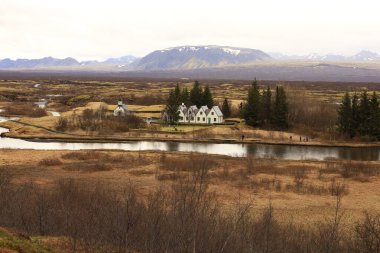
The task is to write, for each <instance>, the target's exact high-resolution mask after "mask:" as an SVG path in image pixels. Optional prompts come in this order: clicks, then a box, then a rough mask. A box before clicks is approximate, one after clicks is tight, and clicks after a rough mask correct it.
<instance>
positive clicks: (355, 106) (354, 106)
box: [350, 93, 360, 138]
mask: <svg viewBox="0 0 380 253" xmlns="http://www.w3.org/2000/svg"><path fill="white" fill-rule="evenodd" d="M358 100H359V98H358V95H357V94H356V93H355V94H354V95H353V96H352V102H351V111H352V116H351V133H350V137H351V138H353V137H354V136H355V135H356V133H357V132H358V130H359V126H360V112H359V101H358Z"/></svg>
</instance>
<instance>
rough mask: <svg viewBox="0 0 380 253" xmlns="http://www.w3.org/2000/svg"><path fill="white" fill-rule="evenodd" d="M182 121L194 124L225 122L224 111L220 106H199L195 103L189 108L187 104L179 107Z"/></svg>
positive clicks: (179, 120)
mask: <svg viewBox="0 0 380 253" xmlns="http://www.w3.org/2000/svg"><path fill="white" fill-rule="evenodd" d="M178 112H179V119H178V122H180V123H193V124H217V123H223V113H222V111H221V110H220V109H219V106H213V107H212V108H211V109H209V108H208V107H207V106H206V105H204V106H202V107H200V108H198V107H197V106H195V105H192V106H190V107H189V108H187V107H186V106H185V104H183V103H182V105H180V106H179V108H178Z"/></svg>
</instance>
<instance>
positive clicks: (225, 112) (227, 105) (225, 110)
mask: <svg viewBox="0 0 380 253" xmlns="http://www.w3.org/2000/svg"><path fill="white" fill-rule="evenodd" d="M222 113H223V116H224V117H225V118H228V117H230V116H231V110H230V103H229V102H228V100H227V98H225V99H224V101H223V105H222Z"/></svg>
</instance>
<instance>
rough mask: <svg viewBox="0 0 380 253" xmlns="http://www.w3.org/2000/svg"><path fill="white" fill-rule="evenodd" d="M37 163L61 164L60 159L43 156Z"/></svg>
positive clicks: (45, 164) (46, 164)
mask: <svg viewBox="0 0 380 253" xmlns="http://www.w3.org/2000/svg"><path fill="white" fill-rule="evenodd" d="M38 164H39V165H43V166H57V165H61V164H62V162H61V160H59V159H57V158H45V159H42V160H41V161H40V162H39V163H38Z"/></svg>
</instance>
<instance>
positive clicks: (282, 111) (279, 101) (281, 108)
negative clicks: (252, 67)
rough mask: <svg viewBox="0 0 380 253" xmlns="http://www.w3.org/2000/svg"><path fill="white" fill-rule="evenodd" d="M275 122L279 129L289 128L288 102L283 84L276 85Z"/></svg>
mask: <svg viewBox="0 0 380 253" xmlns="http://www.w3.org/2000/svg"><path fill="white" fill-rule="evenodd" d="M273 123H274V126H275V127H276V128H278V129H281V130H284V129H287V128H288V103H287V101H286V94H285V90H284V88H283V87H282V86H277V87H276V94H275V102H274V108H273Z"/></svg>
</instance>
